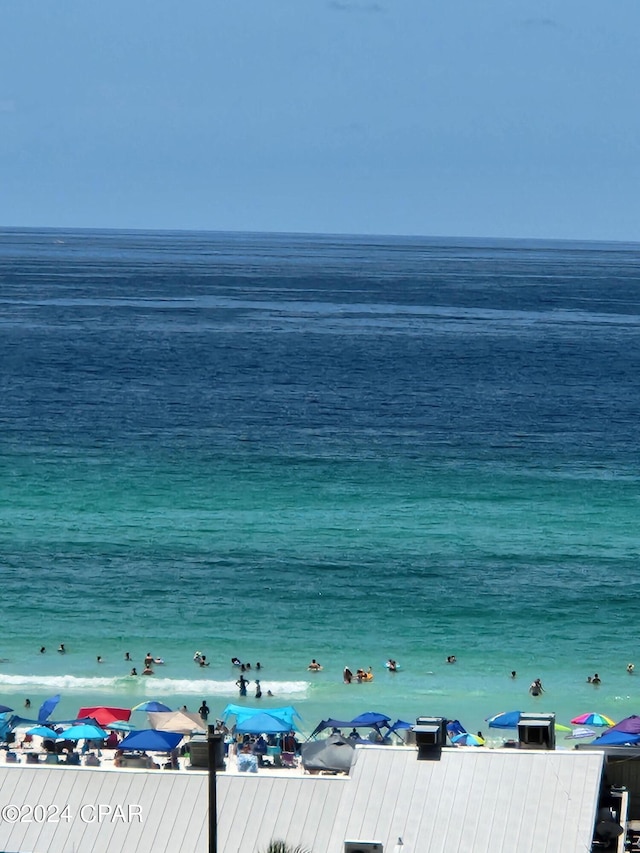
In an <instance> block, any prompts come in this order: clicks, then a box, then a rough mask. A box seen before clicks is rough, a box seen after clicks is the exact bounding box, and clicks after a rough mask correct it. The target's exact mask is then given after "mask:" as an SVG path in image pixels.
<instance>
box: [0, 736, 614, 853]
mask: <svg viewBox="0 0 640 853" xmlns="http://www.w3.org/2000/svg"><path fill="white" fill-rule="evenodd" d="M603 761H604V755H603V753H602V752H588V751H583V750H580V751H577V750H576V751H568V752H562V751H557V752H543V751H533V750H531V751H529V750H507V749H502V750H500V749H492V750H489V749H464V750H463V749H445V750H443V753H442V757H441V759H440V760H439V761H418V760H417V757H416V751H415V750H413V749H406V748H394V747H389V746H386V747H378V748H376V747H364V748H362V749H361V748H359V749H358V750H357V762H356V764H355V766H354V768H353V769H352V774H351V776H350V777H329V776H299V775H291V776H287V775H285V774H283V773H280V774H277V775H276V774H273V775H270V774H267V773H263V772H260V773H257V774H237V775H236V774H233V775H232V774H227V773H220V774H218V777H217V779H218V787H217V791H218V815H219V819H218V851H219V853H260V851H262V850H264V849H265V848H266V846H267V844H268V843H269V841H270V840H271V839H273V838H280V839H283V840H286V841H288V842H289V843H291V844H293V845H295V844H301V845H303V846H305V847H308V848H309V849H310V850H312V851H313V853H342V851H343V845H344V841H345V839H349V840H357V839H362V840H364V839H368V840H376V841H380V842H382V843H383V845H384V851H385V853H393V849H394V846H395V843H396V841H397V839H398V837H399V836H400V837H402V839H403V841H404V848H403V850H404V853H485V851H486V853H584V851H586V850H589V849H591V839H592V834H593V827H594V823H595V818H596V809H597V801H598V793H599V789H600V781H601V775H602V768H603ZM207 791H208V777H207V774H206V773H198V772H185V771H182V772H178V773H174V772H170V771H159V770H155V771H137V772H136V771H104V770H92V769H88V768H72V767H65V768H57V767H46V766H43V767H28V766H20V767H12V766H7V767H2V766H0V849H1V850H3V851H10V853H71V851H83V853H84V851H92V853H116V852H117V853H122V851H124V853H128V851H136V853H147V851H149V853H151V851H153V853H175V851H180V853H200V851H202V853H206V851H207V849H208V834H207V833H208V818H207V802H208V794H207ZM8 805H12V806H16V807H17V808H18V809H22V812H21V813H20V815H19V817H18V819H15V811H14V812H10V813H7V811H6V810H7V806H8ZM65 805H68V807H69V810H68V820H67V818H66V817H64V816H63V814H64V813H63V807H64V806H65ZM100 805H102V806H103V814H102V815H100V812H99V811H98V807H99V806H100ZM29 806H30V807H31V810H29V808H28V807H29ZM35 806H40V807H42V806H44V807H49V811H48V812H47V813H45V814H44V815H43V814H42V811H41V810H40V811H39V812H38V813H36V811H35ZM117 806H120V807H121V811H120V812H118V811H117V810H116V807H117ZM132 806H137V807H139V809H133V812H132V810H131V807H132ZM108 809H110V811H107V810H108ZM138 813H139V814H140V819H138V816H137V815H138ZM7 818H9V821H8V820H7ZM56 820H57V822H55V821H56ZM12 821H13V822H12Z"/></svg>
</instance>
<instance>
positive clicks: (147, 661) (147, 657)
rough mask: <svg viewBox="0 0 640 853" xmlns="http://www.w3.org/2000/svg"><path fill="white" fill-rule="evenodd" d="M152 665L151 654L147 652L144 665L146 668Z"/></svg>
mask: <svg viewBox="0 0 640 853" xmlns="http://www.w3.org/2000/svg"><path fill="white" fill-rule="evenodd" d="M152 663H153V655H152V654H151V652H147V654H146V657H145V659H144V665H145V667H146V668H150V667H151V664H152Z"/></svg>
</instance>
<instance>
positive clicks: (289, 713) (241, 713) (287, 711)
mask: <svg viewBox="0 0 640 853" xmlns="http://www.w3.org/2000/svg"><path fill="white" fill-rule="evenodd" d="M264 713H265V709H264V708H247V707H245V706H244V705H232V704H231V705H227V707H226V708H225V709H224V711H223V712H222V719H223V720H224V721H225V722H226V721H227V719H228V718H229V717H233V716H235V718H236V721H237V722H240V721H241V720H243V719H245V718H247V717H253V716H255V715H256V714H264ZM268 713H269V714H271V716H272V717H277V719H279V720H282V721H283V722H288V723H289V726H290V728H293V720H294V718H295V717H297V718H298V719H299V720H301V719H302V717H301V716H300V714H299V713H298V712H297V711H296V709H295V708H294V707H293V705H285V706H284V707H282V708H269V709H268Z"/></svg>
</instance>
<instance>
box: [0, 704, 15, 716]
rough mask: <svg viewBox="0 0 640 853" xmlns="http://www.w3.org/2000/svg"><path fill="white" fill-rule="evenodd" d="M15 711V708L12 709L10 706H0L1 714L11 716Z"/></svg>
mask: <svg viewBox="0 0 640 853" xmlns="http://www.w3.org/2000/svg"><path fill="white" fill-rule="evenodd" d="M12 711H13V708H10V707H9V706H8V705H0V714H10V713H11V712H12Z"/></svg>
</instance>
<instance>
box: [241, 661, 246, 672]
mask: <svg viewBox="0 0 640 853" xmlns="http://www.w3.org/2000/svg"><path fill="white" fill-rule="evenodd" d="M246 671H247V667H246V666H245V665H244V664H243V663H241V664H240V672H246Z"/></svg>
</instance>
